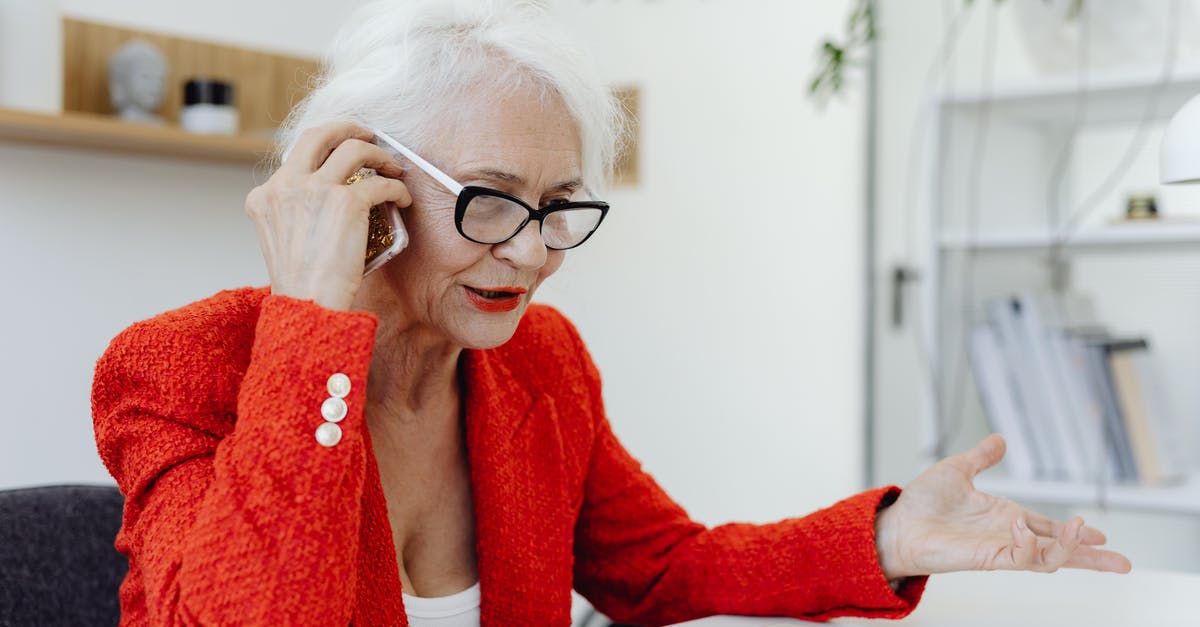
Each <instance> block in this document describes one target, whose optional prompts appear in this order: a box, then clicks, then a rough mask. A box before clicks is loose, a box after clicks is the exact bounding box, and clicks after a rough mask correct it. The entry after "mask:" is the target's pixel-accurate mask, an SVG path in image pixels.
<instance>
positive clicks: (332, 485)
mask: <svg viewBox="0 0 1200 627" xmlns="http://www.w3.org/2000/svg"><path fill="white" fill-rule="evenodd" d="M377 324H378V320H377V318H376V317H375V316H374V315H372V314H370V313H366V312H345V311H333V310H329V309H326V308H324V307H321V306H319V305H317V304H315V303H313V302H312V301H304V300H298V299H294V298H289V297H286V296H280V295H272V294H271V293H270V290H269V288H265V287H262V288H241V289H235V290H226V291H222V292H220V293H218V294H216V295H214V296H212V297H209V298H207V299H205V300H202V301H199V302H196V303H193V304H191V305H188V306H185V307H183V308H180V309H176V310H173V311H169V312H166V313H163V314H160V315H158V316H156V317H154V318H151V319H149V320H145V321H142V322H139V323H136V324H134V325H132V326H131V327H129V328H128V329H126V330H125V331H123V332H122V333H121V334H120V335H118V336H117V337H116V338H115V339H114V340H113V341H112V342H111V344H110V345H109V347H108V349H107V351H106V352H105V353H104V355H103V356H102V357H101V358H100V360H99V361H98V362H97V365H96V374H95V381H94V386H93V392H92V410H93V422H94V427H95V434H96V443H97V447H98V449H99V453H100V456H101V458H102V459H103V461H104V463H105V465H106V466H107V467H108V470H109V471H110V472H111V473H112V476H113V477H114V478H115V479H116V481H117V483H118V485H119V486H120V488H121V491H122V493H123V494H124V495H125V497H126V502H125V509H124V522H123V525H122V527H121V530H120V532H119V534H118V536H117V540H116V547H117V549H118V550H119V551H120V552H121V553H123V554H124V555H126V556H128V558H129V564H130V570H129V573H128V575H127V576H126V578H125V581H124V583H123V584H122V586H121V592H120V600H121V607H122V612H123V614H122V621H121V622H122V625H126V626H129V625H150V624H153V625H200V624H203V625H346V624H354V625H406V624H407V619H406V617H405V613H404V607H403V603H402V599H401V584H400V578H399V569H398V566H397V562H396V556H395V552H394V549H393V544H392V536H391V530H390V527H389V523H388V518H387V507H386V502H385V500H384V494H383V489H382V486H381V483H380V478H379V470H378V466H377V464H376V461H375V457H374V453H373V449H372V447H371V441H370V434H369V432H368V429H367V428H366V423H365V419H364V415H363V407H364V403H365V400H366V398H365V391H366V387H367V386H366V379H367V371H368V367H369V364H370V361H371V354H372V349H373V345H374V340H375V330H376V327H377ZM338 372H341V373H344V374H346V375H347V376H348V377H349V379H350V381H351V389H350V392H349V394H348V395H347V396H346V397H345V401H346V402H347V405H348V408H349V411H348V413H347V415H346V417H345V418H344V419H343V420H342V421H341V422H340V423H339V426H340V427H341V429H342V431H343V437H342V439H341V441H340V442H339V443H338V444H336V445H335V446H332V447H325V446H321V445H320V444H319V443H318V442H317V440H316V438H315V437H314V432H315V430H316V428H317V427H318V426H320V425H321V424H323V423H324V422H325V420H324V418H323V417H322V415H321V412H320V407H321V404H322V403H323V402H324V401H325V399H326V398H328V397H329V392H328V391H327V389H326V381H327V380H328V378H329V377H330V375H332V374H334V373H338ZM462 375H463V380H464V382H465V383H464V389H465V392H466V398H465V400H464V405H465V410H464V411H465V429H464V431H465V437H466V446H467V456H468V463H469V466H470V479H471V487H472V500H473V504H474V508H475V518H476V523H475V525H476V541H477V553H478V560H479V561H478V572H479V578H480V587H481V590H482V601H481V612H482V617H481V620H482V624H483V625H515V626H521V625H529V626H539V627H543V626H547V625H559V626H566V625H569V624H570V621H571V618H570V607H571V594H570V593H571V590H572V588H574V589H576V590H578V591H579V592H580V593H581V594H583V595H584V596H585V597H587V598H588V599H589V600H590V601H591V602H592V603H593V604H594V605H595V606H596V607H597V608H598V609H599V610H601V611H602V612H604V613H605V614H607V615H608V616H610V617H612V618H613V619H615V620H618V621H622V622H629V623H636V624H646V625H662V624H671V623H676V622H681V621H686V620H690V619H695V618H700V617H704V616H709V615H714V614H743V615H766V616H791V617H799V618H806V619H811V620H824V619H828V618H832V617H836V616H844V615H857V616H869V617H881V618H882V617H886V618H897V617H901V616H904V615H906V614H908V613H909V612H911V611H912V609H913V608H914V607H915V605H916V603H917V602H918V600H919V598H920V596H921V593H922V590H923V589H924V585H925V579H924V578H912V579H909V580H906V581H905V583H904V584H903V585H902V586H901V587H900V589H899V591H893V590H892V589H891V587H890V586H889V585H888V583H887V581H886V580H885V579H884V575H883V573H882V571H881V570H880V566H879V562H878V557H877V555H876V551H875V545H874V520H875V515H876V511H877V509H878V508H879V507H880V505H881V503H885V502H886V501H887V500H889V499H894V498H895V495H896V494H897V493H898V489H897V488H894V487H888V488H880V489H876V490H870V491H867V492H864V493H862V494H858V495H856V496H852V497H850V498H848V499H846V500H844V501H841V502H839V503H837V504H835V505H833V506H831V507H829V508H827V509H823V510H820V511H818V512H815V513H813V514H810V515H808V516H804V517H800V518H792V519H787V520H783V521H780V522H777V523H771V524H763V525H755V524H744V523H731V524H726V525H720V526H716V527H713V528H706V527H705V526H703V525H701V524H699V523H697V522H695V521H693V520H691V519H690V518H689V517H688V516H687V514H686V512H685V511H684V510H683V509H682V508H681V507H680V506H679V505H678V504H676V503H675V502H674V501H672V500H671V499H670V498H669V497H668V496H667V495H666V494H665V493H664V492H663V490H662V489H661V488H660V487H659V486H658V485H657V484H656V483H655V481H654V480H653V478H651V477H650V476H649V475H648V474H647V473H646V472H644V471H643V470H642V468H641V465H640V464H639V463H638V461H637V460H636V459H634V458H633V457H632V456H631V455H630V454H629V453H628V452H627V451H626V450H625V448H624V447H622V445H621V443H620V442H618V441H617V439H616V437H615V436H614V435H613V431H612V429H611V427H610V426H609V422H608V420H607V418H606V417H605V414H604V407H603V403H602V400H601V388H600V376H599V373H598V372H597V369H596V367H595V366H594V365H593V363H592V361H591V359H590V358H589V356H588V353H587V350H586V349H585V347H584V344H583V342H582V340H581V339H580V337H579V335H578V333H577V332H576V330H575V329H574V327H573V326H572V325H571V324H570V323H569V322H568V321H567V319H566V318H565V317H563V316H562V315H561V314H560V313H558V312H557V311H555V310H554V309H552V308H550V307H547V306H541V305H532V306H530V307H529V309H528V311H527V312H526V314H525V316H524V318H523V320H522V321H521V324H520V326H519V328H518V330H517V332H516V334H515V336H514V337H513V338H512V340H510V341H509V342H508V343H506V344H504V345H503V346H501V347H498V348H496V349H492V350H484V351H474V350H472V351H466V354H465V355H464V357H463V361H462Z"/></svg>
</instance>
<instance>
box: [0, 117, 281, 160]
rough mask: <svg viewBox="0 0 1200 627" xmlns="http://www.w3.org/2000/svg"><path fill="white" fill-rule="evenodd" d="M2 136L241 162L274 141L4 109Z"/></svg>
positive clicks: (10, 139)
mask: <svg viewBox="0 0 1200 627" xmlns="http://www.w3.org/2000/svg"><path fill="white" fill-rule="evenodd" d="M0 141H4V142H18V143H25V144H42V145H49V146H60V147H65V148H77V149H85V150H100V151H105V152H114V153H124V154H135V155H152V156H159V157H169V158H172V159H190V160H197V161H212V162H220V163H230V164H239V165H255V164H258V163H261V162H263V160H264V159H265V158H266V157H267V156H268V155H269V154H270V152H271V148H272V145H271V142H270V141H267V140H265V139H260V138H256V137H247V136H221V135H197V134H194V133H189V132H187V131H184V130H181V129H178V128H174V127H159V126H149V125H141V124H133V123H129V122H122V121H121V120H118V119H115V118H112V117H108V116H103V115H95V114H90V113H64V114H61V115H47V114H44V113H33V112H29V111H17V110H13V109H3V108H0Z"/></svg>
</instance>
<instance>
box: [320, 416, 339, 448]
mask: <svg viewBox="0 0 1200 627" xmlns="http://www.w3.org/2000/svg"><path fill="white" fill-rule="evenodd" d="M341 441H342V428H341V427H339V426H337V425H335V424H333V423H332V422H326V423H325V424H322V425H321V426H319V427H317V443H318V444H320V445H321V446H335V445H336V444H337V443H338V442H341Z"/></svg>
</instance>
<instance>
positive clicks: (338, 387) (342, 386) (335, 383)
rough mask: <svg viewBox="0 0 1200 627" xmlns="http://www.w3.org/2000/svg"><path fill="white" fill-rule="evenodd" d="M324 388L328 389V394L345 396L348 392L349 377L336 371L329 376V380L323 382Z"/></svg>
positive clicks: (339, 396)
mask: <svg viewBox="0 0 1200 627" xmlns="http://www.w3.org/2000/svg"><path fill="white" fill-rule="evenodd" d="M325 389H327V390H329V395H330V396H333V397H336V398H346V395H347V394H349V393H350V377H347V376H346V375H344V374H342V373H340V372H338V373H335V374H333V375H332V376H330V377H329V381H328V382H327V383H326V384H325Z"/></svg>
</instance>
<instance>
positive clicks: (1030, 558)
mask: <svg viewBox="0 0 1200 627" xmlns="http://www.w3.org/2000/svg"><path fill="white" fill-rule="evenodd" d="M1011 527H1012V528H1011V532H1012V540H1013V541H1012V544H1011V545H1010V546H1009V547H1008V550H1007V551H1006V552H1005V553H1004V554H1002V555H1003V558H1007V559H1002V558H1001V555H997V558H998V559H995V560H994V561H993V564H992V567H993V568H1002V569H1012V570H1032V571H1037V572H1044V573H1052V572H1054V571H1056V570H1058V569H1060V568H1085V569H1088V570H1099V571H1105V572H1114V573H1127V572H1129V570H1130V568H1131V567H1132V566H1131V564H1130V563H1129V559H1128V558H1127V557H1125V556H1124V555H1121V554H1120V553H1116V552H1113V551H1105V550H1103V549H1097V548H1094V547H1092V546H1084V545H1083V544H1082V542H1081V540H1082V537H1083V529H1084V526H1083V519H1082V518H1078V517H1076V518H1073V519H1071V520H1070V521H1069V522H1067V523H1062V532H1061V533H1060V534H1059V535H1058V536H1057V537H1054V538H1042V537H1038V536H1037V535H1035V534H1034V532H1033V530H1032V529H1030V527H1029V525H1028V524H1027V523H1026V522H1025V518H1024V517H1023V516H1022V517H1018V518H1017V519H1015V520H1013V522H1012V525H1011Z"/></svg>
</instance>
